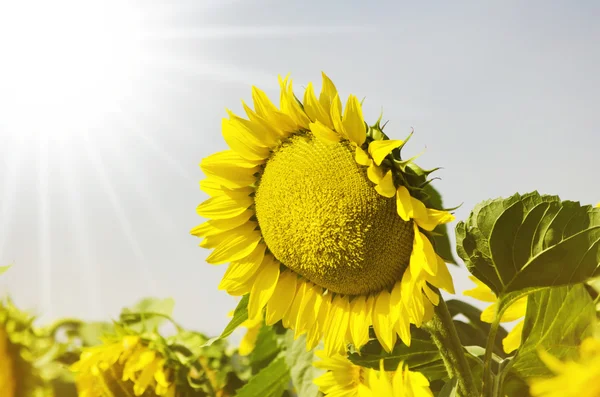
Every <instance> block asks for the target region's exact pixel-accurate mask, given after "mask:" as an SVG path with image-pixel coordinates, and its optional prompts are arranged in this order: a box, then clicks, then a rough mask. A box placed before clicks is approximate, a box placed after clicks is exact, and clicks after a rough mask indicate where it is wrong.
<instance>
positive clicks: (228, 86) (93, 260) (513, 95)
mask: <svg viewBox="0 0 600 397" xmlns="http://www.w3.org/2000/svg"><path fill="white" fill-rule="evenodd" d="M126 2H127V1H126V0H122V1H121V2H120V3H122V4H124V3H126ZM84 3H85V2H84ZM137 3H138V4H133V3H132V9H133V10H134V11H135V12H138V13H139V15H146V17H145V18H141V19H144V20H143V21H142V22H140V24H141V26H142V27H143V30H145V31H146V33H148V34H147V36H149V37H148V38H147V39H146V41H145V42H144V43H145V44H143V46H144V48H143V51H142V52H143V54H144V58H143V62H141V63H140V62H138V63H136V66H135V68H133V69H132V67H131V65H129V64H128V66H127V73H128V74H127V75H124V74H122V75H119V73H120V71H121V70H122V71H123V73H125V72H124V70H125V69H126V67H125V66H123V68H122V69H121V68H120V66H119V65H120V63H119V62H121V59H116V60H115V59H113V60H111V62H112V63H110V65H112V69H110V70H112V72H111V73H113V74H114V79H118V81H119V84H116V83H115V81H117V80H114V81H112V83H111V81H107V82H102V83H101V84H100V83H98V84H96V85H92V87H100V88H102V87H105V86H106V87H111V88H110V90H103V96H102V98H100V99H101V100H99V99H98V98H97V97H96V98H95V97H94V95H95V93H96V91H95V89H90V90H84V92H83V93H81V92H78V91H74V92H78V93H77V95H80V96H78V97H77V98H76V99H77V100H76V101H71V102H68V103H69V106H70V107H69V108H68V109H69V112H66V111H65V109H64V108H62V113H60V112H59V113H48V112H46V111H45V110H44V109H47V108H43V107H40V108H36V107H35V106H30V107H28V108H27V109H28V113H26V114H25V116H19V117H15V113H14V109H12V108H10V106H12V105H13V104H14V101H13V98H14V95H17V94H18V92H17V93H15V92H12V93H11V92H10V90H9V91H7V90H6V89H5V90H2V86H1V85H0V104H3V106H4V107H6V106H8V107H9V109H11V110H10V111H7V110H6V109H2V108H0V265H4V264H9V263H14V264H15V266H14V267H13V268H12V269H11V270H10V271H9V272H8V273H6V274H5V275H3V276H2V277H0V294H4V293H9V294H10V295H11V296H12V297H13V298H14V299H15V301H16V303H17V304H18V305H19V306H20V307H22V308H32V309H35V310H37V311H38V312H41V313H44V314H45V316H44V318H43V319H44V320H50V319H53V318H56V317H60V316H79V317H83V318H85V319H101V318H108V317H110V316H116V315H117V314H118V312H119V310H120V308H121V307H122V306H125V305H130V304H132V303H133V302H134V301H136V300H137V299H139V298H141V297H144V296H148V295H153V296H159V297H169V296H170V297H173V298H175V300H176V302H177V304H176V310H175V316H176V318H177V319H178V320H180V322H181V323H183V324H184V325H185V326H188V327H193V328H196V329H199V330H203V331H205V332H208V333H213V334H214V333H217V332H219V331H220V330H221V329H222V327H223V326H224V325H225V324H226V322H227V320H228V319H227V312H228V311H229V310H230V309H232V308H233V307H235V300H234V299H233V298H231V297H229V296H228V295H227V294H226V293H225V292H223V291H219V290H217V284H218V282H219V280H220V278H221V276H222V274H223V272H224V271H225V266H221V267H215V266H211V265H208V264H206V263H205V258H206V256H207V254H208V253H209V251H207V250H205V249H202V248H200V247H198V243H199V240H198V239H197V238H195V237H192V236H190V235H189V230H190V229H191V228H192V227H194V226H195V225H197V224H199V223H201V222H202V219H200V218H199V217H198V216H197V215H196V212H195V208H196V206H197V205H198V204H199V203H200V202H201V201H203V200H204V199H205V196H204V195H203V193H202V192H201V191H200V190H199V188H198V182H199V180H200V179H202V177H203V176H202V173H201V171H200V169H199V167H198V163H199V162H200V160H201V159H202V158H203V157H205V156H207V155H208V154H210V153H213V152H215V151H220V150H223V149H225V148H226V146H225V143H224V141H223V139H222V137H221V132H220V125H221V118H223V117H225V116H226V112H225V108H231V109H233V110H234V111H240V110H241V104H240V100H241V99H244V100H245V101H247V102H251V91H250V87H251V85H253V84H255V85H258V86H260V87H262V88H263V89H264V90H265V91H266V92H267V93H268V94H270V95H271V96H272V98H273V97H274V99H275V100H276V101H278V92H277V87H278V85H277V75H278V74H282V75H285V74H287V73H291V75H292V77H293V78H294V81H295V84H294V87H295V88H296V91H297V93H301V89H302V86H304V85H306V83H307V82H309V81H313V82H314V83H315V84H316V85H317V87H320V80H321V76H320V72H321V71H322V70H323V71H325V72H326V73H327V74H328V75H329V76H330V77H331V78H332V79H333V80H334V82H335V84H336V85H337V87H338V89H339V91H340V92H341V93H342V94H343V96H344V97H346V96H347V95H348V94H349V93H354V94H356V95H357V96H358V97H359V98H362V97H366V100H365V102H364V111H365V117H366V118H367V119H368V120H369V121H371V122H373V121H375V120H376V119H377V117H378V115H379V112H380V110H381V108H382V107H383V110H384V119H389V120H390V122H389V124H388V126H387V128H386V132H388V133H389V134H390V135H391V136H392V137H393V138H397V139H401V138H404V137H405V136H406V135H407V133H408V132H409V131H410V128H411V127H414V129H415V135H414V137H413V139H412V140H411V143H410V144H409V145H408V146H407V148H406V150H407V153H413V154H417V153H419V152H421V151H422V150H423V149H424V148H425V147H426V149H427V150H426V152H425V154H424V155H423V156H422V157H421V164H422V165H423V166H424V167H434V166H442V167H444V170H442V171H441V172H439V174H438V176H439V177H441V178H442V180H440V181H436V182H435V186H436V187H438V188H439V190H440V191H441V192H442V193H443V195H444V199H445V202H446V204H447V205H448V206H455V205H458V204H460V203H464V204H463V206H462V207H461V208H460V209H459V210H458V211H457V212H456V216H457V219H459V220H461V219H464V218H466V217H467V215H468V214H469V212H470V209H471V208H472V207H473V206H474V205H475V204H476V203H477V202H479V201H481V200H484V199H487V198H491V197H498V196H508V195H512V194H513V193H515V192H522V193H524V192H528V191H532V190H536V189H537V190H538V191H540V192H541V193H546V194H558V195H560V196H561V198H563V199H570V200H578V201H581V202H582V203H586V204H589V203H596V202H598V201H599V200H600V184H598V183H597V181H598V152H599V150H600V112H599V111H598V103H600V102H599V101H600V97H599V95H600V94H599V93H600V74H599V73H598V71H599V70H600V46H599V45H598V42H599V40H600V25H599V24H598V23H597V21H598V18H600V5H597V4H596V3H595V2H591V1H586V2H584V1H580V2H573V1H552V2H542V1H528V2H523V1H488V2H479V1H454V2H415V1H411V2H401V1H370V2H367V1H341V0H340V1H323V0H304V1H296V2H291V1H290V2H286V1H270V0H264V1H220V2H217V1H215V2H213V4H209V3H208V2H206V1H203V2H196V1H191V0H190V1H182V0H179V1H170V2H166V1H165V2H164V4H160V3H161V2H158V1H154V2H148V1H138V2H137ZM2 7H3V6H1V5H0V14H1V13H2ZM136 10H137V11H136ZM31 12H32V13H35V8H33V9H32V11H31ZM91 15H92V16H89V15H88V16H86V17H85V18H93V15H95V14H94V13H92V14H91ZM128 15H129V14H128ZM69 16H70V17H71V18H72V19H77V18H82V17H81V16H78V15H75V14H74V15H69ZM125 17H127V15H125ZM134 17H135V16H134ZM137 19H140V18H137ZM137 19H136V20H137ZM125 20H127V18H125ZM87 22H88V21H86V20H84V21H83V25H82V26H85V25H86V24H87ZM23 24H24V25H23V26H25V28H26V29H28V30H29V31H31V32H36V30H35V29H36V26H33V25H27V24H26V22H23ZM136 26H137V25H136ZM106 29H107V31H110V27H107V28H106ZM46 33H47V32H42V31H39V32H36V34H37V35H39V36H40V37H43V36H44V35H45V34H46ZM73 34H74V35H75V36H76V35H77V32H74V33H73ZM18 37H19V36H18V35H15V37H14V40H13V44H14V43H18V41H17V40H19V39H18ZM124 40H125V38H124ZM136 42H137V41H136ZM4 43H5V44H6V40H5V42H4ZM140 45H142V44H140ZM92 48H96V47H93V46H92ZM23 51H26V49H24V50H23ZM86 51H87V52H86V53H87V54H88V55H87V56H92V57H93V54H94V52H93V51H91V52H90V48H87V50H86ZM0 53H1V52H0ZM67 53H69V54H71V56H72V55H73V54H78V53H79V52H78V50H77V49H76V48H74V49H73V50H72V51H67ZM89 54H92V55H89ZM33 55H35V53H34V54H33ZM50 61H51V62H53V63H52V64H53V65H54V67H56V65H59V66H60V65H61V64H60V62H62V61H61V60H60V59H53V60H52V59H50ZM50 61H49V60H44V59H41V56H40V60H39V62H34V63H33V64H31V65H21V64H17V65H16V67H13V69H11V70H12V71H11V72H10V73H11V74H9V72H8V71H7V70H3V67H5V66H3V65H5V63H4V62H3V63H0V76H1V75H3V74H4V77H6V78H5V79H4V80H1V79H0V81H4V83H5V84H9V83H10V82H11V81H15V80H14V79H13V77H14V76H13V74H14V73H18V71H19V70H21V69H24V70H27V73H30V75H27V76H28V77H27V79H29V78H34V77H36V76H38V77H39V75H42V76H43V78H44V79H50V80H52V73H49V72H48V73H46V74H44V73H45V72H44V70H45V69H44V68H47V67H49V66H47V62H50ZM123 62H125V61H123ZM115 65H117V67H115ZM13 66H15V65H13ZM21 66H23V68H21ZM26 66H27V67H26ZM15 70H16V71H17V72H15ZM56 70H62V69H61V68H60V67H58V68H56ZM102 70H108V69H100V72H95V73H90V75H89V76H88V75H85V74H82V75H77V79H78V80H77V81H72V82H71V83H69V78H70V77H69V76H70V75H69V74H66V75H65V76H66V77H65V76H62V79H63V80H64V81H62V80H61V81H62V82H61V84H65V85H66V84H79V86H81V84H83V83H82V82H84V83H85V81H87V80H86V79H96V80H97V81H100V80H98V79H101V78H106V79H109V78H113V77H111V76H113V74H111V75H110V76H109V75H104V73H103V72H102ZM115 70H116V72H115ZM7 76H9V77H7ZM44 76H45V77H44ZM73 78H74V77H73ZM23 81H24V80H23ZM38 86H39V84H38V85H35V87H38ZM35 87H34V88H31V89H32V90H33V91H32V92H31V97H32V98H36V97H37V96H38V94H39V95H41V94H44V95H46V96H48V92H46V93H39V92H38V93H36V91H35V89H37V88H35ZM115 87H116V88H115ZM14 89H15V88H14V86H13V90H14ZM61 91H62V90H60V89H58V90H57V91H55V92H54V93H55V94H58V93H60V92H61ZM28 95H29V94H28ZM91 98H94V99H91ZM15 106H16V105H15ZM42 114H43V116H42ZM57 114H58V115H61V116H60V117H59V116H57ZM69 114H70V115H71V116H70V117H65V115H69ZM40 126H43V128H40ZM453 273H454V275H455V279H456V284H457V289H458V291H459V292H460V291H462V290H463V289H466V288H470V287H471V284H470V282H469V281H468V280H467V279H466V274H465V272H464V271H461V270H459V269H456V271H454V272H453Z"/></svg>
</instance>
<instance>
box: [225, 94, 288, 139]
mask: <svg viewBox="0 0 600 397" xmlns="http://www.w3.org/2000/svg"><path fill="white" fill-rule="evenodd" d="M242 104H243V102H242ZM248 110H250V109H248ZM250 111H251V110H250ZM227 113H228V114H229V120H230V122H231V124H232V125H233V126H235V127H236V128H238V130H240V131H243V132H244V133H245V134H248V135H250V136H252V137H253V138H254V139H253V143H254V144H256V145H258V146H262V147H266V148H269V147H273V146H274V145H276V144H277V141H278V140H279V137H280V136H279V134H277V133H274V131H273V129H272V128H267V127H266V126H265V125H264V124H263V123H261V122H260V120H261V119H262V118H261V117H260V116H258V115H257V114H256V113H254V112H252V113H254V115H256V117H255V118H254V120H246V119H243V118H241V117H239V116H237V115H235V114H234V113H233V112H232V111H231V110H229V109H228V110H227ZM252 113H251V114H252ZM262 120H264V119H262Z"/></svg>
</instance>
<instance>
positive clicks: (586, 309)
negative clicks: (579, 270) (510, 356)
mask: <svg viewBox="0 0 600 397" xmlns="http://www.w3.org/2000/svg"><path fill="white" fill-rule="evenodd" d="M594 306H595V305H594V301H593V300H592V299H591V297H590V295H589V293H588V292H587V290H586V288H585V287H584V286H583V285H582V284H578V285H573V286H564V287H556V288H546V289H544V290H541V291H538V292H535V293H533V294H531V295H529V297H528V301H527V314H526V315H525V323H524V325H523V335H522V337H521V340H522V343H521V347H520V348H519V350H518V352H517V354H516V356H515V358H514V362H513V363H512V371H513V372H514V373H516V374H517V375H519V376H520V377H521V378H524V379H526V378H528V377H531V376H544V375H548V374H549V373H550V372H549V370H548V368H546V366H545V365H544V363H542V361H541V360H540V358H539V354H538V348H541V349H544V350H545V351H547V352H549V353H550V354H552V355H553V356H556V357H559V358H563V359H564V358H571V357H573V356H574V355H576V352H577V348H578V346H579V344H580V343H581V341H582V340H583V339H584V338H585V337H587V336H589V335H591V333H592V332H593V329H592V328H593V324H594V321H595V319H596V311H595V307H594Z"/></svg>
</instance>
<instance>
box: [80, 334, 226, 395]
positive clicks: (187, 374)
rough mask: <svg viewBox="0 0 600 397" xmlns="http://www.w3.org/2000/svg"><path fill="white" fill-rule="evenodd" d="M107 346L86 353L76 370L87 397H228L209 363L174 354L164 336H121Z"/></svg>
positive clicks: (106, 339) (110, 338)
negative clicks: (191, 380)
mask: <svg viewBox="0 0 600 397" xmlns="http://www.w3.org/2000/svg"><path fill="white" fill-rule="evenodd" d="M102 342H103V343H102V344H101V345H98V346H93V347H88V348H85V349H83V351H82V353H81V357H80V359H79V361H77V362H76V363H75V364H73V365H72V366H71V370H72V371H73V372H74V373H75V383H76V385H77V390H78V392H79V396H81V397H113V396H121V395H127V396H144V397H155V396H166V397H184V396H186V397H187V396H189V397H192V396H217V397H223V396H226V395H228V394H227V393H225V392H224V391H223V390H221V388H220V387H219V386H224V385H220V384H219V380H218V379H217V378H218V375H217V373H216V372H215V371H214V370H213V369H212V367H211V365H210V364H209V360H208V359H207V358H204V357H200V358H199V359H197V360H193V361H194V362H193V363H192V362H191V361H189V360H188V359H187V357H183V356H182V354H181V353H182V352H183V351H185V349H184V350H182V351H178V350H174V349H173V348H172V347H171V346H170V344H169V343H168V342H167V340H165V339H163V338H162V337H160V336H159V335H155V334H152V335H146V334H144V335H138V334H125V335H115V336H107V337H104V338H103V339H102ZM200 342H201V341H200ZM194 364H197V365H194ZM190 379H193V383H194V387H192V386H191V383H190V382H189V380H190Z"/></svg>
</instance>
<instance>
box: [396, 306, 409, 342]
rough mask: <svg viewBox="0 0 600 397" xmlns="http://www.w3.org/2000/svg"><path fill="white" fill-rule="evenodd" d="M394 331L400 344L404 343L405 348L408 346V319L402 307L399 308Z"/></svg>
mask: <svg viewBox="0 0 600 397" xmlns="http://www.w3.org/2000/svg"><path fill="white" fill-rule="evenodd" d="M394 331H395V332H396V333H397V334H398V336H400V339H401V340H402V343H404V344H405V345H406V346H410V342H411V337H410V319H409V315H408V312H407V311H406V308H405V307H404V305H403V306H401V310H400V312H399V316H398V319H397V320H396V322H395V324H394Z"/></svg>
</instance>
